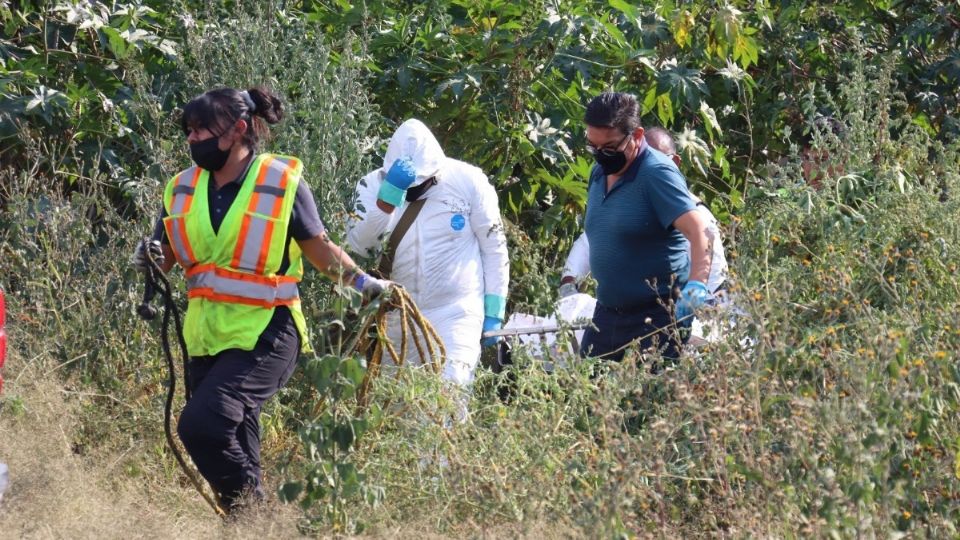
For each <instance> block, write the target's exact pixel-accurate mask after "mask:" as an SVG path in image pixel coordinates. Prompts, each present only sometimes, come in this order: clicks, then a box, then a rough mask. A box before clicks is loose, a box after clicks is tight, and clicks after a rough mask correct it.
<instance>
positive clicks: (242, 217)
mask: <svg viewBox="0 0 960 540" xmlns="http://www.w3.org/2000/svg"><path fill="white" fill-rule="evenodd" d="M302 171H303V164H302V163H301V162H300V160H299V159H297V158H294V157H290V156H280V155H273V154H261V155H259V156H257V157H256V158H254V160H253V163H252V164H251V165H250V170H249V172H248V173H247V176H246V177H245V178H244V179H243V185H242V186H241V187H240V192H239V193H238V194H237V198H236V200H234V201H233V204H232V205H231V206H230V208H229V210H228V211H227V214H226V215H225V216H224V218H223V222H222V223H221V224H220V229H219V231H218V232H214V230H213V225H211V223H210V207H209V201H208V200H207V194H208V182H211V181H212V180H211V178H210V173H209V172H208V171H206V170H205V169H201V168H200V167H197V166H193V167H190V168H189V169H187V170H185V171H183V172H181V173H180V174H178V175H177V176H175V177H173V179H171V180H170V182H168V183H167V187H166V190H165V192H164V198H163V201H164V206H165V207H166V210H167V217H165V218H164V220H163V224H164V227H165V228H166V231H167V238H168V239H169V240H170V246H171V248H172V249H173V253H174V255H175V256H176V259H177V262H178V263H179V264H180V266H182V267H183V269H184V271H185V273H186V280H187V292H188V294H187V296H188V298H189V301H188V304H187V314H186V316H185V318H184V323H183V337H184V340H185V341H186V343H187V352H188V353H189V354H190V356H208V355H213V354H216V353H218V352H220V351H223V350H226V349H241V350H247V351H249V350H253V348H254V347H255V346H256V344H257V339H258V338H259V337H260V334H262V333H263V331H264V329H266V327H267V324H268V323H269V322H270V318H271V317H272V316H273V311H274V309H275V308H276V307H277V306H287V307H288V308H289V309H290V313H291V314H292V315H293V320H294V322H295V324H296V326H297V330H298V331H299V333H300V343H301V349H302V350H304V351H309V350H310V345H309V341H308V339H307V332H306V328H307V325H306V321H305V320H304V317H303V312H302V311H301V309H300V294H299V292H298V289H297V283H298V282H299V281H300V279H301V278H302V277H303V261H302V257H301V251H300V247H299V246H298V245H297V243H296V242H290V247H289V260H290V264H289V266H288V268H287V270H286V272H285V273H284V274H278V272H279V270H280V266H281V264H282V263H283V256H284V250H285V248H286V239H287V227H288V225H289V222H290V215H291V214H292V212H293V202H294V199H295V197H296V194H297V185H298V184H299V183H300V174H301V172H302Z"/></svg>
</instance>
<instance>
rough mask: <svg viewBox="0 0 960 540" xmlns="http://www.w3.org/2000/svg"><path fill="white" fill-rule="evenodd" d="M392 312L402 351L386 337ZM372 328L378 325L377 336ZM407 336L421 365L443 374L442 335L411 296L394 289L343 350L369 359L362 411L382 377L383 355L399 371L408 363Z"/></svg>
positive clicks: (359, 399)
mask: <svg viewBox="0 0 960 540" xmlns="http://www.w3.org/2000/svg"><path fill="white" fill-rule="evenodd" d="M390 312H396V313H397V315H398V317H399V320H400V332H401V337H400V349H399V351H398V350H397V348H396V347H395V346H394V343H393V342H392V341H391V340H390V338H389V337H388V336H387V326H388V325H387V315H388V314H389V313H390ZM371 325H375V327H376V332H375V333H372V332H370V326H371ZM408 336H409V338H410V339H411V340H412V341H413V345H414V347H415V348H416V350H417V355H418V356H419V357H420V359H421V361H422V362H423V363H424V364H426V365H427V366H428V367H429V368H430V369H431V370H432V371H433V372H434V373H440V372H441V371H442V370H443V364H444V362H446V358H447V349H446V347H444V345H443V340H442V339H440V334H438V333H437V330H436V328H434V327H433V325H432V324H431V323H430V321H428V320H427V319H426V317H424V316H423V313H421V312H420V309H419V308H418V307H417V304H416V302H414V301H413V298H411V297H410V293H408V292H407V291H406V289H404V288H403V287H400V286H399V285H395V286H393V287H391V288H390V289H389V290H388V291H385V293H384V295H383V297H382V300H381V302H380V308H379V309H378V310H377V311H376V312H374V313H372V314H370V315H368V316H367V317H365V318H364V319H363V320H362V322H361V324H360V326H359V327H358V330H357V333H356V334H355V335H354V336H353V338H351V340H350V341H349V342H348V344H347V346H346V347H345V348H344V352H345V354H346V355H350V354H353V353H358V354H361V355H363V356H365V357H366V358H367V371H366V373H365V374H364V377H363V381H362V382H361V383H360V388H359V389H358V391H357V403H358V405H359V406H360V407H361V408H362V407H366V405H367V403H368V400H369V392H370V389H371V388H372V385H373V382H374V380H375V379H376V378H377V377H378V376H379V375H380V371H381V370H380V367H381V366H382V364H383V356H384V351H386V353H387V354H388V355H389V357H390V360H391V361H392V362H393V364H394V365H395V366H397V367H398V368H399V367H401V366H403V365H404V364H405V363H406V361H407V349H408V346H407V339H408Z"/></svg>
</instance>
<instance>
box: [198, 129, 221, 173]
mask: <svg viewBox="0 0 960 540" xmlns="http://www.w3.org/2000/svg"><path fill="white" fill-rule="evenodd" d="M219 141H220V137H210V138H209V139H206V140H203V141H200V142H195V143H191V144H190V157H191V158H193V162H194V163H196V164H197V166H198V167H200V168H201V169H206V170H208V171H213V172H216V171H219V170H220V169H222V168H223V166H224V165H226V164H227V158H228V157H230V149H227V150H221V149H220V147H219V146H218V144H219Z"/></svg>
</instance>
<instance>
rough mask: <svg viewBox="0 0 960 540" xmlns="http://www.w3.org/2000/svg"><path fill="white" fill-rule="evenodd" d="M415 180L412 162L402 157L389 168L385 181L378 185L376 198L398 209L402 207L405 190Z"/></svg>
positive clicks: (415, 175) (415, 173)
mask: <svg viewBox="0 0 960 540" xmlns="http://www.w3.org/2000/svg"><path fill="white" fill-rule="evenodd" d="M416 179H417V171H416V169H415V168H414V167H413V161H412V160H411V159H410V158H409V157H407V156H403V157H401V158H399V159H397V160H396V161H394V162H393V165H391V166H390V170H389V171H387V178H386V181H385V182H383V183H382V184H380V191H379V192H377V198H378V199H380V200H381V201H383V202H385V203H387V204H390V205H393V206H395V207H399V206H401V205H403V201H404V199H405V198H406V194H407V188H408V187H410V184H412V183H413V181H414V180H416Z"/></svg>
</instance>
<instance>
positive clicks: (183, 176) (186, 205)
mask: <svg viewBox="0 0 960 540" xmlns="http://www.w3.org/2000/svg"><path fill="white" fill-rule="evenodd" d="M200 173H201V169H200V167H192V168H190V169H187V170H185V171H183V172H181V173H180V174H178V175H177V177H176V179H175V180H174V183H173V194H172V200H171V202H170V210H169V212H168V213H169V214H170V215H171V216H176V215H180V214H186V213H187V212H189V211H190V207H191V206H192V205H193V196H194V191H195V190H196V186H197V181H199V180H200Z"/></svg>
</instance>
